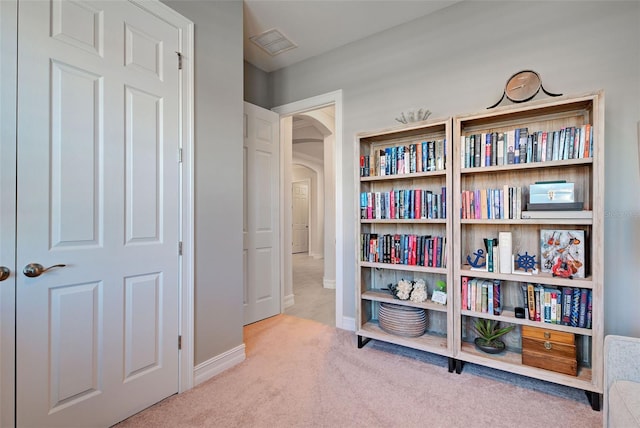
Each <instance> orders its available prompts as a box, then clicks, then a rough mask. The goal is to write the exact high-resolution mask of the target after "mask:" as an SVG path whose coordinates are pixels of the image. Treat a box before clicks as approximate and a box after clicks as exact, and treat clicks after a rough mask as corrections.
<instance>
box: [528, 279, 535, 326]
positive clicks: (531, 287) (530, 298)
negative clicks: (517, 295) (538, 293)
mask: <svg viewBox="0 0 640 428" xmlns="http://www.w3.org/2000/svg"><path fill="white" fill-rule="evenodd" d="M527 305H528V306H529V320H531V321H535V320H536V297H535V287H534V285H533V284H531V283H528V284H527Z"/></svg>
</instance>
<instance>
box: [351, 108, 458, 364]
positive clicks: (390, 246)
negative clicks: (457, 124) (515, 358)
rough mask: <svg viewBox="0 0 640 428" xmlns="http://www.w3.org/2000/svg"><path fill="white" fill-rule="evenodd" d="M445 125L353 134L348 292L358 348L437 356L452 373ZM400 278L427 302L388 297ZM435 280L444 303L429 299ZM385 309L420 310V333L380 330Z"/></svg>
mask: <svg viewBox="0 0 640 428" xmlns="http://www.w3.org/2000/svg"><path fill="white" fill-rule="evenodd" d="M451 123H452V121H451V118H448V119H444V120H430V121H425V122H416V123H413V124H409V125H403V126H399V127H394V128H388V129H384V130H380V131H376V132H368V133H361V134H358V135H357V136H356V140H357V141H356V150H357V159H358V160H359V161H360V165H359V166H358V167H357V168H356V183H358V189H357V191H358V192H357V194H358V195H359V196H360V197H359V199H358V201H357V203H358V206H357V212H359V213H360V218H359V220H358V223H357V224H358V227H357V228H356V243H357V245H356V250H357V254H356V260H358V267H357V269H356V271H357V272H356V287H355V288H356V302H357V314H356V318H357V326H356V328H357V335H358V346H359V347H362V346H363V345H364V344H365V343H366V342H367V341H368V340H369V339H376V340H381V341H385V342H389V343H395V344H399V345H403V346H406V347H410V348H415V349H420V350H423V351H428V352H432V353H435V354H439V355H444V356H447V357H449V370H450V371H453V369H454V366H453V365H452V364H453V362H454V360H453V359H452V358H451V357H452V356H453V335H452V332H453V331H454V327H453V291H452V290H453V287H452V284H451V269H450V267H449V266H450V265H451V263H450V262H451V254H452V253H451V245H450V243H451V239H452V229H451V224H452V220H451V219H452V217H453V216H452V212H453V211H452V209H451V208H452V207H453V206H452V193H451V188H452V156H451V148H450V147H451V141H452V139H451ZM381 153H382V155H381ZM405 155H406V156H405ZM381 159H384V160H382V161H381ZM402 159H407V160H406V161H405V162H404V163H403V160H402ZM381 163H382V165H381ZM417 194H419V196H416V195H417ZM376 202H378V204H379V205H380V206H379V208H378V207H376ZM411 237H415V238H411ZM411 239H414V241H413V244H411V243H410V242H411V241H410V240H411ZM429 239H431V242H432V247H430V246H429V244H428V241H429ZM434 242H435V243H434ZM416 247H421V248H422V249H421V250H416ZM433 248H435V250H434V249H433ZM412 250H413V251H415V259H414V260H412V259H411V252H412ZM430 256H431V257H430ZM403 258H404V259H403ZM402 279H404V280H406V281H416V280H419V279H422V280H424V282H425V283H426V285H427V295H428V300H426V301H424V302H413V301H411V300H399V299H395V298H394V297H393V296H392V294H391V293H390V291H389V290H388V286H389V284H397V283H398V282H399V281H400V280H402ZM437 281H444V282H445V283H446V284H447V288H448V290H447V291H448V299H447V300H448V301H447V302H446V304H442V303H435V302H433V301H431V297H432V293H433V291H434V288H435V287H436V283H437ZM385 304H395V305H401V306H403V307H406V308H421V309H424V310H425V313H426V324H427V327H426V332H425V333H424V334H421V335H419V336H418V337H413V336H415V335H412V334H408V335H405V334H402V332H400V334H398V331H396V330H394V331H392V332H389V329H384V326H382V328H381V326H380V323H379V314H380V309H381V305H383V306H385ZM400 328H401V327H400ZM409 330H411V326H410V325H409ZM409 333H411V331H410V332H409Z"/></svg>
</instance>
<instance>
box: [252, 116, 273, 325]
mask: <svg viewBox="0 0 640 428" xmlns="http://www.w3.org/2000/svg"><path fill="white" fill-rule="evenodd" d="M279 135H280V130H279V117H278V115H277V114H276V113H273V112H272V111H269V110H266V109H263V108H261V107H258V106H255V105H253V104H249V103H244V222H243V229H244V230H243V245H244V247H243V251H244V257H243V260H244V321H245V324H250V323H253V322H256V321H259V320H262V319H265V318H268V317H271V316H274V315H277V314H279V313H280V306H281V305H280V302H281V297H280V295H281V292H280V196H279V195H280V193H279V183H280V150H279V145H280V138H279Z"/></svg>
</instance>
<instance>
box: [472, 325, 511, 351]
mask: <svg viewBox="0 0 640 428" xmlns="http://www.w3.org/2000/svg"><path fill="white" fill-rule="evenodd" d="M514 328H515V326H514V325H510V326H508V327H502V328H500V323H499V322H498V321H494V320H488V319H477V320H476V322H475V323H474V324H473V331H475V332H476V334H477V335H478V337H476V339H475V340H474V343H475V345H476V348H478V349H480V350H481V351H484V352H486V353H488V354H498V353H500V352H502V351H504V349H505V344H504V342H503V341H502V340H499V338H500V337H502V336H504V335H505V334H507V333H509V332H510V331H511V330H513V329H514Z"/></svg>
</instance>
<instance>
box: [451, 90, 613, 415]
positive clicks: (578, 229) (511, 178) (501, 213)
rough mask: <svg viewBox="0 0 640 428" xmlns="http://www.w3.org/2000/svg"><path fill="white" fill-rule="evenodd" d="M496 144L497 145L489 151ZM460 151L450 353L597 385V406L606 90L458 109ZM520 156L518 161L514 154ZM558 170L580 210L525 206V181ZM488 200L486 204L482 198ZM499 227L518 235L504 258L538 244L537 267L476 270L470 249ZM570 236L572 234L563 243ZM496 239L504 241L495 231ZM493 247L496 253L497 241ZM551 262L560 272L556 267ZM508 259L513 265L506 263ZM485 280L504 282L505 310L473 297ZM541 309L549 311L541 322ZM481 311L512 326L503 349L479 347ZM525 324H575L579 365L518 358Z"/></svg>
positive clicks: (499, 288) (591, 387)
mask: <svg viewBox="0 0 640 428" xmlns="http://www.w3.org/2000/svg"><path fill="white" fill-rule="evenodd" d="M476 142H478V144H480V148H478V147H477V146H476ZM518 145H519V146H520V149H518ZM487 147H488V148H487ZM496 148H497V149H498V152H497V153H495V154H494V152H493V151H494V150H496ZM512 148H513V150H511V149H512ZM471 149H473V150H471ZM485 149H486V152H483V150H485ZM480 156H483V158H481V157H480ZM453 159H454V160H455V163H454V168H453V180H452V181H453V189H452V190H453V191H452V192H451V193H453V196H452V199H453V210H452V212H453V213H457V214H458V215H456V216H454V218H453V219H452V230H453V242H452V245H451V247H452V257H453V259H452V265H453V266H452V269H453V273H452V278H453V281H452V285H453V294H454V298H453V303H452V305H453V307H454V317H453V318H454V328H455V333H454V334H453V336H454V358H455V359H456V360H457V361H460V362H471V363H475V364H480V365H484V366H488V367H492V368H495V369H500V370H504V371H509V372H513V373H518V374H522V375H525V376H530V377H534V378H538V379H542V380H546V381H550V382H555V383H558V384H562V385H567V386H570V387H574V388H579V389H584V390H585V391H587V392H588V395H589V394H591V395H589V397H590V399H592V402H591V404H592V406H593V408H594V409H595V410H599V406H600V404H599V403H600V401H601V394H602V392H603V343H604V334H603V332H604V328H603V327H604V320H603V318H604V316H603V310H604V305H603V296H604V290H603V287H604V274H603V269H604V267H603V258H604V257H603V243H604V235H603V233H604V228H603V220H604V218H603V217H604V93H603V92H593V93H588V94H584V95H580V96H576V97H559V98H550V99H546V100H542V101H535V102H528V103H524V104H513V105H509V106H505V107H500V108H496V109H492V110H486V111H482V112H479V113H475V114H468V115H460V116H456V117H454V119H453ZM516 159H517V160H516ZM547 159H550V160H547ZM520 160H522V163H518V161H520ZM478 165H480V166H478ZM562 180H564V181H566V182H567V183H573V186H575V187H574V189H575V200H576V201H579V202H583V209H584V210H585V211H580V212H570V211H565V212H558V213H557V216H558V217H560V218H525V217H528V214H527V212H526V203H527V202H528V201H529V199H528V197H529V192H528V191H529V186H530V185H532V184H538V183H545V182H561V181H562ZM512 189H513V190H512ZM507 191H508V193H507ZM478 195H479V196H478ZM485 195H488V196H485ZM478 198H479V199H478ZM483 198H487V199H486V200H483ZM550 198H551V196H550ZM492 201H493V202H492ZM483 202H484V203H485V204H486V205H485V206H481V204H482V203H483ZM532 202H533V201H532ZM492 203H493V204H494V205H491V204H492ZM502 204H504V205H502ZM487 206H488V208H489V209H488V211H485V207H487ZM478 210H480V211H478ZM523 211H524V212H525V213H524V215H523ZM558 211H560V210H558ZM496 213H497V215H496ZM572 214H573V215H572ZM536 215H537V216H541V217H551V216H552V215H548V214H547V215H545V214H544V213H543V214H540V213H538V214H535V213H534V216H536ZM474 216H475V217H489V218H482V219H478V218H473V217H474ZM461 217H463V218H461ZM491 217H497V218H491ZM500 233H503V234H504V236H506V238H505V239H506V240H507V242H510V244H511V247H509V246H507V247H506V248H508V249H503V250H504V253H502V254H501V255H500V257H501V258H502V257H503V256H505V255H506V254H509V256H510V255H512V254H525V253H526V254H528V255H529V256H535V259H534V260H535V262H536V263H537V268H538V269H539V271H540V272H539V273H537V274H534V275H521V274H516V273H499V272H500V269H499V267H496V268H495V272H491V271H481V270H471V268H470V266H469V263H470V262H469V261H468V259H467V257H468V256H469V257H470V258H471V257H472V255H476V256H477V254H479V249H484V250H485V251H489V250H488V249H489V248H491V247H487V245H488V244H485V242H484V239H496V240H497V238H498V235H499V234H500ZM567 236H568V237H569V238H570V240H569V241H568V244H567V245H564V242H565V241H562V242H563V244H560V241H561V240H563V239H565V237H567ZM497 246H498V248H499V249H500V241H499V240H498V242H497ZM491 253H492V254H494V253H493V252H491ZM496 254H500V252H499V250H498V251H496ZM567 254H569V255H567ZM485 256H488V254H485ZM477 260H478V259H476V261H477ZM471 261H473V260H471ZM500 262H501V260H500V261H499V262H498V263H500ZM551 270H554V271H555V272H557V273H558V276H554V275H552V274H551ZM510 271H511V267H509V266H507V267H506V270H503V272H510ZM566 272H568V273H567V275H568V274H574V275H573V279H570V278H567V277H563V276H562V274H564V273H566ZM474 279H475V280H474ZM470 283H473V286H474V287H475V288H474V290H475V291H474V293H476V294H474V296H475V299H474V301H473V304H475V310H473V308H472V307H470V306H472V302H471V298H470V297H469V296H470V295H471V294H470V293H471V292H472V291H471V286H470V285H469V284H470ZM478 284H482V285H483V287H484V288H486V289H488V288H492V292H491V293H492V294H493V293H498V295H499V296H500V297H499V298H498V301H499V304H500V306H501V309H502V310H501V311H497V312H495V313H496V314H498V313H499V315H494V312H493V310H490V311H489V310H488V305H485V306H484V308H482V307H481V306H482V305H478V304H477V303H475V302H477V301H478V299H484V301H486V299H487V297H484V298H483V297H482V295H481V293H479V292H478V287H479V285H478ZM529 284H531V286H529ZM463 296H464V299H463ZM551 298H553V300H551ZM545 299H546V300H545ZM563 299H564V301H563ZM463 302H464V305H463ZM545 303H546V311H545ZM495 304H497V303H496V300H495V299H494V301H493V305H495ZM493 305H492V306H493ZM515 307H522V308H526V313H525V318H516V317H515V313H514V308H515ZM551 308H555V309H556V310H554V311H551ZM536 311H537V312H538V314H539V318H537V319H538V320H535V312H536ZM530 312H531V313H532V314H533V316H532V318H530V317H529V313H530ZM545 317H547V321H551V320H552V322H545ZM477 318H483V319H491V320H495V321H499V322H500V323H501V325H515V326H516V328H515V329H514V330H512V331H511V332H510V333H508V335H507V336H505V338H504V339H505V342H506V343H507V349H508V351H507V352H505V353H504V354H501V355H497V356H496V355H489V354H485V353H483V352H481V351H479V350H477V349H476V348H475V346H474V344H473V338H474V337H475V333H474V332H473V330H472V328H471V327H472V324H473V320H474V319H477ZM523 327H527V328H528V329H529V328H531V327H536V328H538V329H543V330H544V331H548V332H559V333H558V334H561V335H565V336H566V335H567V334H568V337H569V338H572V339H571V340H574V342H573V344H572V345H571V346H574V345H575V353H574V354H573V355H575V358H574V359H573V364H574V367H575V364H576V363H577V367H578V368H577V376H571V375H567V374H562V373H559V372H557V371H553V370H552V367H553V366H552V365H551V364H548V365H541V366H540V367H547V368H548V369H544V368H538V367H533V366H532V365H527V364H523V357H522V355H523V353H524V351H523V350H522V348H523V347H524V346H525V340H523V339H522V338H521V336H520V335H521V330H522V328H523ZM527 331H528V330H527ZM535 331H536V332H538V331H542V330H535ZM536 334H537V333H536ZM550 334H551V335H553V333H550ZM528 337H529V336H527V346H530V345H529V343H528V341H529V339H528ZM545 337H546V336H545ZM547 349H549V350H551V349H556V348H553V347H552V346H549V347H548V348H547ZM527 352H530V350H529V349H527ZM529 355H530V354H527V356H528V358H530V357H529ZM543 358H548V359H549V360H554V361H555V360H558V359H559V356H558V355H557V354H555V353H554V352H552V351H549V353H548V355H544V356H543ZM571 358H573V357H571V356H570V357H569V361H570V362H571ZM527 362H529V361H527ZM529 364H533V362H529ZM535 364H537V363H535ZM460 365H461V364H460ZM460 365H459V366H460ZM459 366H458V367H459ZM555 369H557V366H556V367H555ZM457 371H459V370H457Z"/></svg>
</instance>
